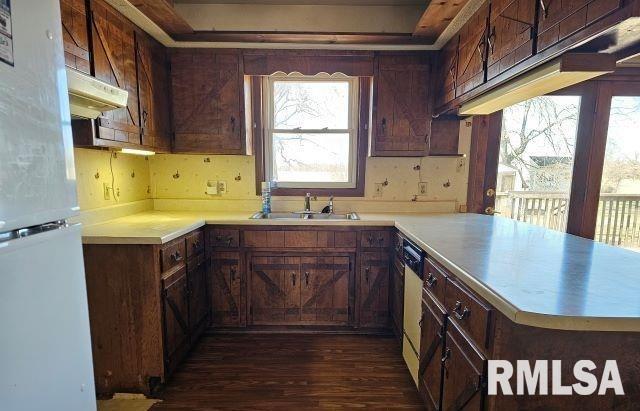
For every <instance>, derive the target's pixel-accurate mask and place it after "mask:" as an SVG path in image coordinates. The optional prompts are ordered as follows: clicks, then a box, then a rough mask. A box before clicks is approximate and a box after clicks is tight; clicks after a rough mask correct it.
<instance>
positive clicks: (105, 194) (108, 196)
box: [102, 183, 111, 200]
mask: <svg viewBox="0 0 640 411" xmlns="http://www.w3.org/2000/svg"><path fill="white" fill-rule="evenodd" d="M110 190H111V187H109V184H107V183H102V193H103V194H102V195H103V197H104V199H105V200H111V191H110Z"/></svg>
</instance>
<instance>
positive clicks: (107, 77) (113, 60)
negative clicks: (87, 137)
mask: <svg viewBox="0 0 640 411" xmlns="http://www.w3.org/2000/svg"><path fill="white" fill-rule="evenodd" d="M90 5H91V8H90V13H91V33H92V35H91V38H92V51H93V55H92V57H93V64H94V69H95V73H94V75H95V77H96V78H97V79H98V80H102V81H104V82H106V83H109V84H111V85H114V86H116V87H119V88H122V89H124V90H127V91H128V92H129V99H128V101H127V106H126V107H124V108H121V109H117V110H112V111H109V112H105V113H103V114H102V115H101V116H100V117H98V119H97V120H96V121H97V138H98V139H100V140H109V141H114V142H119V143H121V145H126V144H122V143H129V144H136V145H140V144H141V143H142V141H141V139H140V113H139V107H138V75H137V71H136V49H135V34H134V33H135V26H134V25H133V24H132V23H131V22H130V21H129V20H127V19H126V18H125V17H124V16H123V15H121V14H120V13H118V12H117V11H116V10H114V9H113V8H111V6H108V5H107V4H106V3H104V2H103V1H99V0H92V1H91V3H90ZM116 145H117V144H116Z"/></svg>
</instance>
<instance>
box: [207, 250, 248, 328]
mask: <svg viewBox="0 0 640 411" xmlns="http://www.w3.org/2000/svg"><path fill="white" fill-rule="evenodd" d="M209 281H210V284H211V288H210V290H211V291H210V292H211V324H212V325H214V326H225V327H240V326H244V324H245V314H244V309H243V308H244V305H243V303H242V281H243V279H242V276H241V272H240V254H239V253H220V252H216V253H215V254H214V255H213V257H211V265H210V268H209Z"/></svg>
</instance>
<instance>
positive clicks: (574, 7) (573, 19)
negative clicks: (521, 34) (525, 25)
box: [538, 0, 620, 52]
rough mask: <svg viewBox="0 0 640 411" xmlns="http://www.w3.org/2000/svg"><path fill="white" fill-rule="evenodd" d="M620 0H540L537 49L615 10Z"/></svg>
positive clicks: (542, 48) (541, 48)
mask: <svg viewBox="0 0 640 411" xmlns="http://www.w3.org/2000/svg"><path fill="white" fill-rule="evenodd" d="M619 7H620V0H540V7H539V11H538V51H539V52H540V51H542V50H545V49H547V48H548V47H551V46H553V45H555V44H557V43H558V42H560V41H561V40H563V39H564V38H566V37H568V36H570V35H571V34H574V33H576V32H577V31H579V30H582V29H583V28H585V27H586V26H588V25H590V24H591V23H593V22H595V21H596V20H598V19H600V18H602V17H604V16H606V15H607V14H609V13H611V12H613V11H615V10H617V9H618V8H619Z"/></svg>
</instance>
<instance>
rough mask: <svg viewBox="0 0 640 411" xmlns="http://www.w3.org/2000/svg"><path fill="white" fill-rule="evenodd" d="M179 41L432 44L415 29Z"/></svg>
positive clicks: (212, 34)
mask: <svg viewBox="0 0 640 411" xmlns="http://www.w3.org/2000/svg"><path fill="white" fill-rule="evenodd" d="M172 37H173V38H174V40H176V41H190V42H221V43H224V42H238V43H304V44H353V45H366V44H378V45H428V44H432V43H431V42H430V41H429V39H428V38H425V37H417V36H413V35H412V34H411V33H320V32H280V31H278V32H250V31H194V32H192V33H183V34H176V35H173V36H172Z"/></svg>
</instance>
